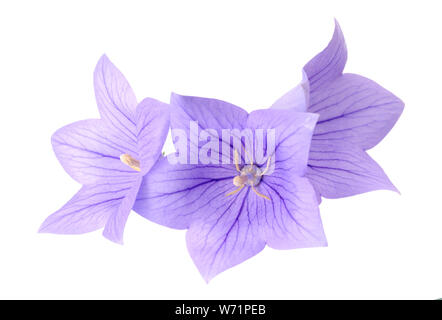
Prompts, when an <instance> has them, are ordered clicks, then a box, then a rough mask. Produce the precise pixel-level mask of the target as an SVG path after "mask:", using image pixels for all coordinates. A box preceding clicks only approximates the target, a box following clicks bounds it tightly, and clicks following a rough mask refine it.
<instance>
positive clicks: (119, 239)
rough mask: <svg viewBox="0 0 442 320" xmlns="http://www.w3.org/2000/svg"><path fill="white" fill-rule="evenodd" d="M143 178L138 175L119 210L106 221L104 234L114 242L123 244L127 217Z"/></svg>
mask: <svg viewBox="0 0 442 320" xmlns="http://www.w3.org/2000/svg"><path fill="white" fill-rule="evenodd" d="M141 179H142V177H140V176H138V177H137V178H136V180H135V181H134V182H133V183H132V184H131V186H130V189H129V190H128V191H127V193H126V195H125V197H124V199H123V200H122V201H121V204H120V205H119V207H118V210H116V211H114V212H113V213H112V214H111V216H110V217H109V219H108V220H107V222H106V226H105V227H104V230H103V236H105V237H106V238H108V239H109V240H111V241H113V242H116V243H119V244H123V232H124V227H125V226H126V221H127V218H128V216H129V213H130V211H131V210H132V206H133V204H134V202H135V199H136V197H137V193H138V189H139V188H140V184H141Z"/></svg>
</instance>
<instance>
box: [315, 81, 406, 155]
mask: <svg viewBox="0 0 442 320" xmlns="http://www.w3.org/2000/svg"><path fill="white" fill-rule="evenodd" d="M403 108H404V104H403V102H402V101H401V100H400V99H398V98H397V97H396V96H394V95H393V94H392V93H391V92H389V91H387V90H386V89H384V88H382V87H381V86H379V85H378V84H376V83H375V82H373V81H371V80H369V79H366V78H364V77H361V76H358V75H355V74H344V75H342V76H341V77H339V78H337V79H336V80H335V81H333V82H331V83H329V84H328V85H326V86H324V87H322V88H321V90H319V91H317V92H316V93H312V94H311V95H310V106H309V108H308V111H309V112H314V113H318V114H320V117H319V120H318V123H317V125H316V129H315V133H314V136H313V139H315V140H327V141H345V142H349V143H352V144H355V145H357V146H360V147H361V148H363V149H364V150H366V149H370V148H372V147H374V146H375V145H376V144H378V143H379V142H380V141H381V140H382V139H383V138H384V137H385V135H386V134H387V133H388V132H389V131H390V130H391V128H392V127H393V126H394V124H395V123H396V121H397V120H398V118H399V116H400V115H401V113H402V110H403Z"/></svg>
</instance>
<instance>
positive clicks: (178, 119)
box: [170, 93, 248, 137]
mask: <svg viewBox="0 0 442 320" xmlns="http://www.w3.org/2000/svg"><path fill="white" fill-rule="evenodd" d="M170 103H171V105H173V106H174V107H175V108H174V109H173V111H174V112H172V113H171V127H172V129H175V128H178V129H185V130H186V131H187V130H188V127H189V120H191V121H198V125H199V127H200V129H215V130H217V131H219V133H218V134H219V137H221V131H220V130H222V129H243V128H244V126H245V124H246V121H247V116H248V114H247V112H246V111H245V110H243V109H241V108H240V107H237V106H235V105H233V104H231V103H228V102H225V101H221V100H217V99H210V98H200V97H191V96H181V95H179V94H176V93H172V95H171V97H170Z"/></svg>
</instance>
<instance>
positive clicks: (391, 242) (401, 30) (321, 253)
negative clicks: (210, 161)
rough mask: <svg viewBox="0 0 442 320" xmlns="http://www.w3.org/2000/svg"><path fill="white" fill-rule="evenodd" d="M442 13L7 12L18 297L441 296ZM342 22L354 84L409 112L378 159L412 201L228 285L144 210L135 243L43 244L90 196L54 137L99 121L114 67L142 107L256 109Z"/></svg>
mask: <svg viewBox="0 0 442 320" xmlns="http://www.w3.org/2000/svg"><path fill="white" fill-rule="evenodd" d="M441 12H442V8H441V6H440V1H384V0H383V1H322V2H317V1H302V2H301V1H299V2H298V1H287V2H280V1H267V2H261V1H232V2H228V1H219V2H214V1H175V2H172V1H151V2H147V1H139V2H135V1H109V0H107V1H75V2H74V1H70V2H68V1H2V2H1V4H0V104H1V117H0V141H1V157H0V161H1V166H0V168H1V169H0V170H1V176H0V178H1V181H0V184H1V203H0V209H1V210H0V298H136V299H138V298H140V299H167V298H170V299H172V298H175V299H194V298H198V299H204V298H207V299H211V298H230V299H236V298H244V299H246V298H250V299H286V298H287V299H298V298H300V299H309V298H320V299H324V298H337V299H341V298H356V299H359V298H381V299H384V298H385V299H388V298H423V299H436V298H441V297H442V212H441V200H442V194H441V192H442V188H441V181H442V173H441V165H442V161H441V160H442V154H441V151H440V146H441V144H440V137H441V130H442V125H441V117H442V105H441V94H442V81H441V77H440V75H441V71H442V65H441V59H442V36H441V33H442V19H441V16H440V14H441ZM334 17H336V18H337V19H338V21H339V22H340V24H341V27H342V29H343V32H344V35H345V37H346V41H347V46H348V52H349V59H348V63H347V67H346V72H352V73H358V74H361V75H364V76H366V77H368V78H371V79H373V80H375V81H377V82H378V83H380V84H381V85H382V86H384V87H386V88H387V89H389V90H391V91H392V92H393V93H395V94H396V95H397V96H399V97H400V98H401V99H402V100H403V101H404V102H405V104H406V106H405V111H404V113H403V115H402V117H401V118H400V119H399V121H398V123H397V125H396V126H395V128H394V129H393V130H392V131H391V132H390V134H389V135H388V136H387V137H386V138H385V139H384V140H383V141H382V142H381V143H380V144H379V145H378V146H376V147H375V148H374V149H373V150H370V152H369V153H370V155H372V156H373V157H374V159H376V160H377V161H378V162H379V163H380V164H381V166H382V167H383V168H384V170H385V171H386V172H387V174H388V175H389V176H390V178H391V180H392V181H393V183H395V185H396V186H397V187H398V188H399V190H400V191H401V193H402V195H398V194H395V193H393V192H388V191H377V192H372V193H369V194H364V195H360V196H355V197H352V198H346V199H339V200H325V201H323V203H322V205H321V214H322V218H323V223H324V227H325V231H326V234H327V237H328V241H329V247H328V248H318V249H301V250H291V251H277V250H272V249H269V248H266V249H265V250H264V251H263V252H262V253H260V254H259V255H257V256H256V257H254V258H252V259H250V260H248V261H246V262H244V263H242V264H241V265H239V266H237V267H235V268H233V269H230V270H228V271H226V272H224V273H222V274H220V275H219V276H217V277H216V278H214V279H213V280H212V282H210V284H206V283H205V281H204V280H203V279H202V277H201V276H200V275H199V273H198V271H197V269H196V267H195V266H194V265H193V262H192V260H191V259H190V257H189V255H188V253H187V250H186V245H185V241H184V236H185V231H178V230H172V229H167V228H165V227H161V226H159V225H156V224H154V223H151V222H150V221H148V220H145V219H144V218H142V217H140V216H138V215H137V214H135V213H132V214H131V215H130V217H129V220H128V223H127V228H126V232H125V245H124V246H120V245H116V244H114V243H111V242H110V241H108V240H106V239H105V238H103V237H102V236H101V231H97V232H94V233H90V234H85V235H79V236H60V235H49V234H38V233H37V230H38V227H39V225H40V223H41V222H42V221H43V220H44V219H45V218H46V217H47V216H48V215H49V214H51V213H52V212H54V211H55V210H57V209H58V208H59V207H61V206H62V205H63V204H64V203H65V202H66V201H67V200H69V199H70V197H71V196H72V195H73V194H74V193H75V192H76V191H77V190H78V189H79V187H80V186H79V185H78V184H77V183H76V182H75V181H73V180H72V179H71V178H70V177H69V176H68V175H67V174H66V173H65V172H64V171H63V169H62V167H61V166H60V165H59V163H58V162H57V160H56V158H55V156H54V154H53V151H52V148H51V144H50V137H51V135H52V133H53V132H54V131H55V130H56V129H58V128H60V127H62V126H64V125H66V124H69V123H71V122H74V121H77V120H81V119H87V118H94V117H98V111H97V108H96V104H95V97H94V92H93V85H92V73H93V70H94V67H95V64H96V62H97V61H98V59H99V57H100V56H101V55H102V54H103V53H106V54H107V55H108V57H109V58H110V59H111V60H112V61H113V62H114V63H115V64H116V66H117V67H118V68H119V69H120V70H121V71H122V72H123V73H124V74H125V75H126V77H127V78H128V80H129V81H130V83H131V85H132V87H133V89H134V91H135V92H136V94H137V97H138V98H139V99H142V98H143V97H146V96H149V97H154V98H157V99H160V100H162V101H165V102H167V101H168V98H169V94H170V92H171V91H175V92H177V93H180V94H188V95H199V96H206V97H213V98H220V99H224V100H227V101H229V102H232V103H234V104H236V105H239V106H242V107H243V108H245V109H247V110H248V111H251V110H254V109H258V108H265V107H267V106H269V105H271V104H272V102H273V101H274V100H276V99H277V98H278V97H279V96H281V95H282V94H283V93H285V92H286V91H287V90H288V89H290V88H292V87H294V86H295V85H296V84H297V83H298V81H299V80H300V79H301V69H302V66H303V65H304V64H305V63H306V62H307V61H308V60H309V59H310V58H312V57H313V56H314V55H315V54H316V53H318V52H319V51H321V50H322V49H323V48H324V47H325V46H326V45H327V43H328V41H329V40H330V38H331V35H332V33H333V28H334V22H333V18H334ZM171 148H172V146H171V144H170V143H168V144H167V145H166V146H165V149H166V150H171Z"/></svg>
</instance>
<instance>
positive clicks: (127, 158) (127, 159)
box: [120, 153, 141, 171]
mask: <svg viewBox="0 0 442 320" xmlns="http://www.w3.org/2000/svg"><path fill="white" fill-rule="evenodd" d="M120 160H121V162H123V163H124V164H125V165H127V166H129V167H131V168H132V169H134V170H136V171H141V170H140V161H138V160H137V159H134V158H132V156H131V155H129V154H127V153H125V154H122V155H121V156H120Z"/></svg>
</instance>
